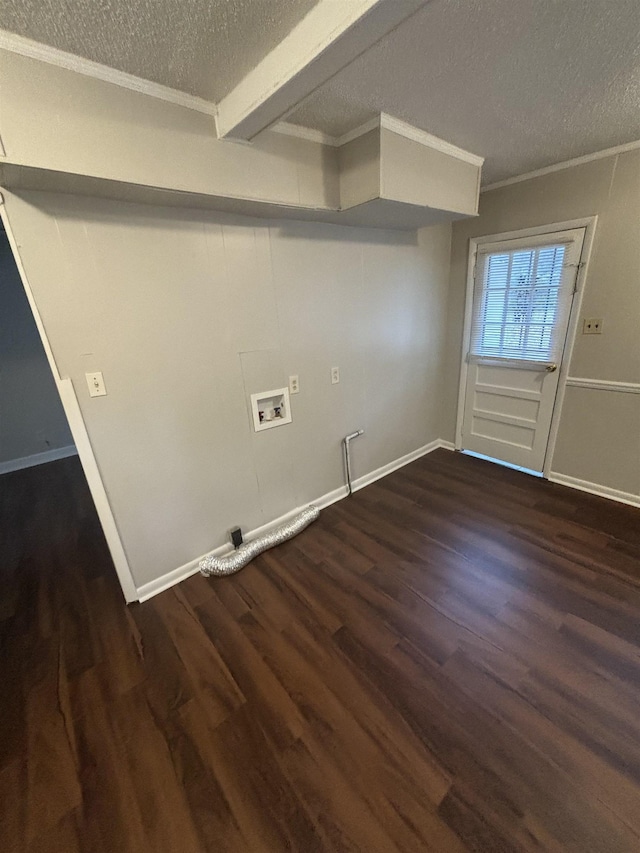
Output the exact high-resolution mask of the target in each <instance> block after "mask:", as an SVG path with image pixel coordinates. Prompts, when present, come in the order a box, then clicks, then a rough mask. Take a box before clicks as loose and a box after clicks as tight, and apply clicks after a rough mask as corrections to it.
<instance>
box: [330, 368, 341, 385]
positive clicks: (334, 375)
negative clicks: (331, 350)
mask: <svg viewBox="0 0 640 853" xmlns="http://www.w3.org/2000/svg"><path fill="white" fill-rule="evenodd" d="M338 382H340V368H339V367H332V368H331V384H332V385H337V384H338Z"/></svg>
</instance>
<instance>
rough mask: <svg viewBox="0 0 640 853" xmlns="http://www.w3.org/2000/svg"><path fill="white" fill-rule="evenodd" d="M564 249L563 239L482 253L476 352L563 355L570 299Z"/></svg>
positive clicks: (543, 357) (528, 357)
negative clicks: (561, 240) (545, 243)
mask: <svg viewBox="0 0 640 853" xmlns="http://www.w3.org/2000/svg"><path fill="white" fill-rule="evenodd" d="M565 254H566V244H564V243H549V244H548V245H540V246H534V247H531V248H524V247H520V248H513V249H510V250H509V249H504V250H503V249H502V248H501V249H500V251H496V250H493V251H484V252H483V251H481V250H480V251H479V252H478V257H477V269H476V288H475V294H474V305H473V315H472V327H471V350H470V354H471V355H472V356H485V357H494V358H496V357H497V358H510V359H519V360H525V361H542V362H545V361H559V360H560V356H561V353H562V347H563V344H564V330H565V319H566V316H567V314H568V312H569V307H570V301H571V291H570V290H569V289H568V288H567V287H566V283H567V281H570V279H568V278H567V276H563V268H564V264H565ZM563 281H564V283H565V287H564V288H563V286H562V285H563ZM567 291H568V292H567Z"/></svg>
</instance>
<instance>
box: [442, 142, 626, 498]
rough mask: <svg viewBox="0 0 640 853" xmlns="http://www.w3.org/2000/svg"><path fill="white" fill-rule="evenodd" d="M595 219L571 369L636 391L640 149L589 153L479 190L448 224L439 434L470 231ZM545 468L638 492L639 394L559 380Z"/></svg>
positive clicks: (457, 336) (454, 381) (448, 411)
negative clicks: (585, 159)
mask: <svg viewBox="0 0 640 853" xmlns="http://www.w3.org/2000/svg"><path fill="white" fill-rule="evenodd" d="M593 215H597V216H598V224H597V228H596V234H595V242H594V248H593V253H592V259H591V263H590V266H589V272H588V277H587V281H586V288H585V293H584V297H583V302H582V317H599V318H603V320H604V322H603V333H602V334H601V335H582V334H580V330H579V332H578V335H577V338H576V342H575V347H574V351H573V356H572V359H571V362H570V374H571V376H574V377H578V378H582V379H597V380H604V382H605V383H628V384H629V385H631V386H632V387H633V388H634V389H635V390H636V392H640V334H639V329H640V225H639V223H640V150H636V151H630V152H627V153H624V154H620V155H618V156H613V157H606V158H602V159H599V160H594V161H592V162H589V163H585V164H583V165H580V166H574V167H572V168H568V169H563V170H562V171H558V172H554V173H551V174H548V175H545V176H542V177H538V178H533V179H531V180H527V181H523V182H520V183H516V184H512V185H511V186H507V187H503V188H502V189H496V190H491V191H489V192H486V193H483V194H482V195H481V196H480V215H479V217H478V218H477V219H475V220H468V221H465V222H457V223H455V225H454V226H453V241H452V253H451V295H450V308H449V337H448V353H449V355H448V359H447V375H446V381H445V386H444V389H445V398H444V422H443V437H444V438H448V439H453V435H454V427H455V415H456V404H457V400H456V395H457V389H458V377H459V371H460V352H461V345H462V324H463V311H464V300H465V290H466V273H467V258H468V251H469V238H470V237H477V236H480V235H486V234H497V233H500V232H505V231H513V230H517V229H520V228H528V227H532V226H537V225H548V224H551V223H554V222H563V221H567V220H571V219H577V218H581V217H585V216H593ZM552 470H553V471H554V472H556V473H559V474H562V475H564V476H565V477H571V478H573V479H575V480H582V481H586V482H588V483H592V484H595V485H596V486H601V487H604V488H605V489H609V490H616V491H619V492H621V493H623V495H626V496H627V497H628V498H629V499H630V500H633V499H635V500H638V499H640V393H628V392H623V391H621V390H619V389H618V390H616V387H615V384H612V385H611V386H610V387H608V390H597V389H589V388H581V387H571V386H570V387H567V390H566V395H565V400H564V405H563V408H562V417H561V421H560V429H559V433H558V440H557V444H556V450H555V454H554V458H553V465H552Z"/></svg>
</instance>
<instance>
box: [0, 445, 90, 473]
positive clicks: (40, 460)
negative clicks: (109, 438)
mask: <svg viewBox="0 0 640 853" xmlns="http://www.w3.org/2000/svg"><path fill="white" fill-rule="evenodd" d="M77 453H78V451H77V450H76V447H75V445H74V444H69V445H67V446H66V447H56V448H55V450H45V451H44V452H43V453H32V454H31V456H21V457H20V458H19V459H9V460H8V461H7V462H0V474H9V473H10V472H11V471H22V469H23V468H33V466H34V465H44V464H46V463H47V462H55V461H56V459H66V458H67V456H76V455H77Z"/></svg>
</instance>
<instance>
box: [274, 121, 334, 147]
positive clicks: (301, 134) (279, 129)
mask: <svg viewBox="0 0 640 853" xmlns="http://www.w3.org/2000/svg"><path fill="white" fill-rule="evenodd" d="M269 130H271V131H273V133H279V134H281V135H282V136H294V137H295V138H296V139H306V140H307V142H317V143H318V144H319V145H329V146H330V147H331V148H336V147H337V145H338V140H337V139H336V138H335V136H329V134H328V133H324V132H323V131H322V130H315V129H314V128H313V127H303V126H302V125H301V124H290V123H289V122H288V121H280V122H278V124H274V125H272V126H271V127H270V128H269Z"/></svg>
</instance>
